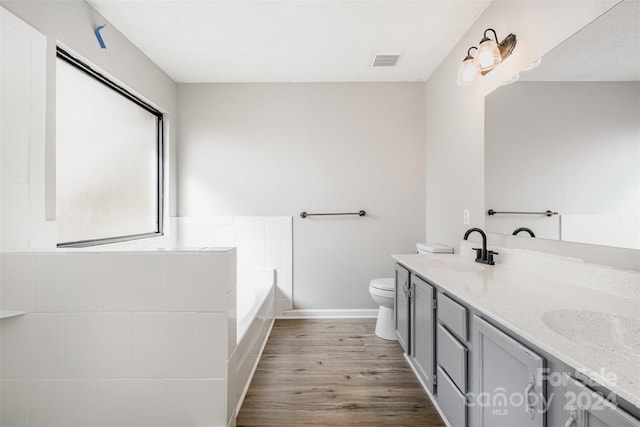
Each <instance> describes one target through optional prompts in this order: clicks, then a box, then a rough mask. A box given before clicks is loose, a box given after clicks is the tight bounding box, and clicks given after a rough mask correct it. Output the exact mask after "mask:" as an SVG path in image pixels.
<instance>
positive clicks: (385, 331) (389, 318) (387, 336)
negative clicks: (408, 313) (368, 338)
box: [376, 305, 398, 341]
mask: <svg viewBox="0 0 640 427" xmlns="http://www.w3.org/2000/svg"><path fill="white" fill-rule="evenodd" d="M376 336H378V337H379V338H382V339H383V340H389V341H398V337H397V336H396V328H395V319H394V316H393V308H389V307H385V306H382V305H381V306H380V309H379V310H378V321H377V322H376Z"/></svg>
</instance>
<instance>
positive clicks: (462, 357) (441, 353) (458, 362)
mask: <svg viewBox="0 0 640 427" xmlns="http://www.w3.org/2000/svg"><path fill="white" fill-rule="evenodd" d="M437 348H438V358H437V360H438V364H439V365H440V367H442V369H444V371H445V372H446V373H447V374H449V377H451V380H452V381H453V382H454V383H455V385H456V386H457V387H458V388H459V389H460V391H461V392H462V393H466V392H467V348H466V347H465V346H464V345H462V344H460V341H458V340H457V339H456V338H455V337H454V336H453V335H451V334H450V333H449V331H447V330H446V329H445V328H443V327H442V325H438V346H437Z"/></svg>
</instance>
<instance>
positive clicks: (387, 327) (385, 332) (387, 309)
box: [369, 277, 398, 341]
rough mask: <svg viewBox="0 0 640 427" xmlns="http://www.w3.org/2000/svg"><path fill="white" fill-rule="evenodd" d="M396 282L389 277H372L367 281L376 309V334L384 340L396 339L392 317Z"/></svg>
mask: <svg viewBox="0 0 640 427" xmlns="http://www.w3.org/2000/svg"><path fill="white" fill-rule="evenodd" d="M395 291H396V283H395V279H393V278H391V277H384V278H378V279H373V280H372V281H371V282H369V293H370V294H371V297H372V298H373V301H375V303H376V304H378V305H379V306H380V308H379V309H378V320H377V321H376V335H377V336H378V337H380V338H382V339H385V340H393V341H396V340H397V339H398V337H397V336H396V327H395V322H394V318H393V302H394V299H395Z"/></svg>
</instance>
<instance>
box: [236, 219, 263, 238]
mask: <svg viewBox="0 0 640 427" xmlns="http://www.w3.org/2000/svg"><path fill="white" fill-rule="evenodd" d="M236 229H237V236H238V240H264V237H265V232H264V224H262V223H260V224H238V225H236Z"/></svg>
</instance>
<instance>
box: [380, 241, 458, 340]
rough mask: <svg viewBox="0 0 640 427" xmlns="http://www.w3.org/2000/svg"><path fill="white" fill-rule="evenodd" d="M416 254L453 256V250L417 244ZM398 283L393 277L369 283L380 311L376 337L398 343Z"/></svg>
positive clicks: (431, 244)
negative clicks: (396, 292) (396, 294)
mask: <svg viewBox="0 0 640 427" xmlns="http://www.w3.org/2000/svg"><path fill="white" fill-rule="evenodd" d="M416 252H417V253H419V254H433V253H439V254H452V253H453V248H452V247H450V246H444V245H440V244H437V243H417V244H416ZM395 290H396V283H395V279H394V278H392V277H382V278H377V279H373V280H372V281H371V282H369V293H370V294H371V298H373V301H375V303H376V304H378V305H379V306H380V308H379V309H378V320H377V321H376V336H378V337H379V338H382V339H385V340H390V341H397V340H398V337H397V336H396V327H395V319H394V315H393V310H394V299H395Z"/></svg>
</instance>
